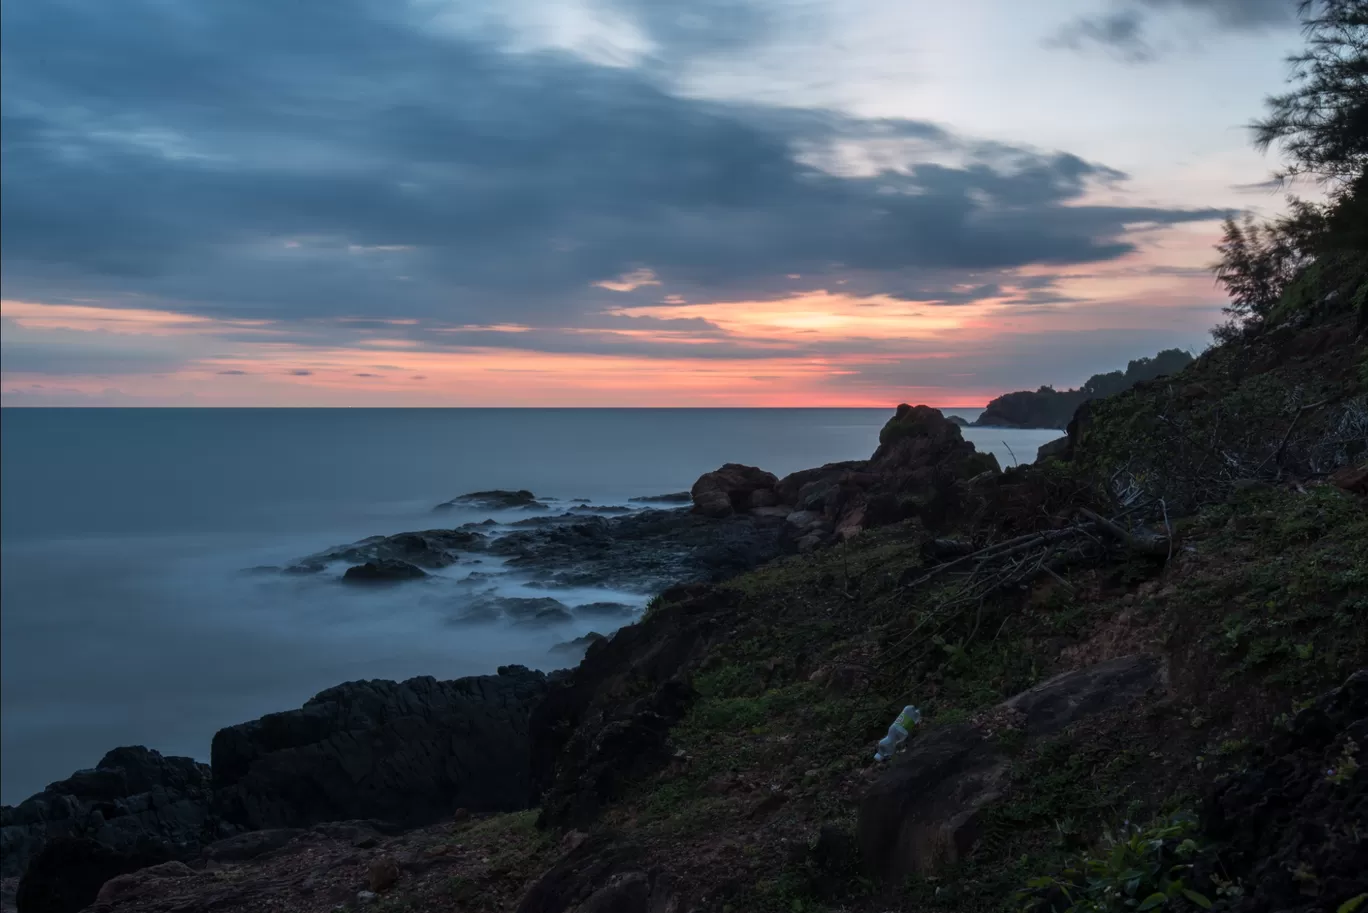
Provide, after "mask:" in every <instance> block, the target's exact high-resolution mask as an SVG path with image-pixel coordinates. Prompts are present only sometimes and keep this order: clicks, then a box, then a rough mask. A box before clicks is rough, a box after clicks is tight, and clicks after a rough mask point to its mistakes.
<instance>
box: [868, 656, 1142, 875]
mask: <svg viewBox="0 0 1368 913" xmlns="http://www.w3.org/2000/svg"><path fill="white" fill-rule="evenodd" d="M1164 678H1165V672H1164V666H1163V662H1162V661H1161V660H1160V659H1159V658H1157V657H1154V656H1125V657H1121V658H1119V659H1114V660H1110V661H1108V662H1105V663H1099V664H1097V665H1095V666H1090V667H1088V668H1086V669H1080V670H1077V671H1074V672H1067V673H1065V674H1063V675H1059V676H1056V677H1054V678H1052V679H1050V680H1049V681H1047V682H1044V683H1042V684H1040V685H1037V686H1036V687H1034V688H1031V689H1029V690H1027V691H1023V692H1022V693H1021V694H1018V695H1016V696H1015V697H1013V698H1011V699H1010V700H1007V701H1004V702H1003V703H1002V704H1001V705H1000V707H999V710H1000V711H1001V712H1002V713H1004V714H1006V715H1008V716H1009V717H1011V718H1015V719H1018V720H1019V721H1020V729H1021V730H1022V732H1023V735H1024V736H1025V738H1026V739H1027V740H1028V742H1030V741H1035V740H1038V739H1042V738H1046V737H1049V736H1051V735H1054V734H1056V733H1058V732H1060V731H1061V730H1063V729H1064V728H1065V727H1067V726H1069V725H1071V724H1072V723H1074V722H1077V721H1078V720H1080V719H1083V718H1085V717H1088V716H1092V715H1094V714H1098V713H1102V712H1105V711H1108V710H1113V709H1115V708H1118V707H1123V706H1126V705H1128V704H1131V703H1134V702H1135V701H1137V700H1140V699H1141V698H1142V697H1144V696H1145V695H1146V694H1148V693H1150V692H1151V691H1153V690H1155V689H1160V688H1162V687H1163V686H1164ZM1009 766H1010V758H1009V757H1008V755H1007V754H1006V753H1005V752H1004V751H1003V749H1002V748H1001V747H1000V745H999V743H998V742H997V741H995V740H992V739H989V738H988V737H987V736H985V735H984V733H983V732H982V731H980V730H979V729H977V728H975V727H974V726H972V725H970V724H968V723H962V724H959V725H953V726H947V727H945V728H941V729H933V730H931V731H930V732H928V733H926V734H925V735H921V734H918V735H917V736H916V737H915V738H914V739H913V740H912V741H911V742H910V744H909V745H908V747H907V749H906V750H904V751H903V752H902V753H901V754H899V755H896V756H895V757H894V760H893V761H892V762H891V764H890V766H889V769H888V771H887V772H886V773H884V774H883V775H882V776H881V777H880V778H879V779H878V780H877V781H875V783H874V784H873V785H872V786H871V787H870V789H869V791H868V792H867V793H866V794H865V797H864V799H863V801H862V802H861V804H860V818H859V840H860V850H861V856H862V858H863V860H864V863H865V865H866V867H867V868H868V869H869V871H870V873H871V874H873V875H875V876H877V877H879V878H882V879H884V880H886V881H890V882H893V881H898V880H900V879H902V878H904V877H906V876H908V875H911V874H921V875H926V874H931V873H934V872H936V871H937V870H939V869H940V868H941V867H943V866H945V865H947V864H951V863H954V862H956V861H958V860H960V859H963V858H965V856H966V855H967V854H968V853H969V852H970V851H971V850H972V849H973V847H974V846H975V844H977V843H978V841H979V840H980V838H981V837H982V836H983V834H982V826H983V816H982V810H983V809H984V808H985V807H986V806H987V805H989V804H990V803H992V802H993V801H994V800H996V799H997V798H999V797H1000V796H1001V794H1002V790H1003V788H1004V784H1005V780H1006V774H1007V771H1008V768H1009Z"/></svg>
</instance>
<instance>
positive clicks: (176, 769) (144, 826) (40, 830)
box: [0, 746, 234, 889]
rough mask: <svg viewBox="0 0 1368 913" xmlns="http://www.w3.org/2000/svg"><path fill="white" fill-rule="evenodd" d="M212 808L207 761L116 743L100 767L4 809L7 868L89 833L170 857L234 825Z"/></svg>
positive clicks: (123, 849)
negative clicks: (55, 842)
mask: <svg viewBox="0 0 1368 913" xmlns="http://www.w3.org/2000/svg"><path fill="white" fill-rule="evenodd" d="M211 808H212V795H211V789H210V774H209V767H208V765H205V764H199V763H197V762H195V761H194V760H192V759H190V758H177V757H166V756H164V755H162V754H160V753H159V752H156V751H152V750H150V749H147V748H143V747H141V746H133V747H127V748H116V749H114V750H113V751H111V752H109V753H108V754H106V755H105V756H104V757H103V758H101V759H100V762H99V763H98V764H97V765H95V767H94V768H91V769H89V770H81V771H77V772H76V773H74V774H72V775H71V776H70V777H68V778H67V779H65V780H59V781H58V782H56V783H53V784H51V785H50V786H48V787H47V789H45V790H43V791H42V792H40V793H38V794H36V795H34V796H31V797H29V798H28V799H25V800H24V801H23V802H21V803H19V804H18V805H17V806H13V807H11V806H8V805H7V806H5V807H4V808H3V809H0V859H2V860H3V874H4V876H5V877H12V876H14V875H18V874H19V873H20V872H22V871H23V870H24V867H25V866H26V865H27V864H28V861H29V860H30V859H31V858H33V857H34V856H36V855H37V854H38V853H39V851H41V850H42V849H43V847H44V845H45V844H46V843H47V842H48V841H50V840H55V839H59V838H81V839H89V840H92V841H95V842H96V843H98V844H100V845H102V846H105V847H107V848H109V849H110V850H111V851H112V852H114V853H125V854H126V853H132V852H134V851H137V852H140V853H141V852H145V851H146V850H147V849H148V847H159V848H160V849H159V850H158V852H160V853H162V855H163V858H175V857H183V856H188V855H192V854H193V853H194V852H196V851H197V850H198V849H199V848H200V847H201V846H202V845H204V844H206V843H209V842H212V841H214V840H217V839H219V838H220V837H223V836H226V835H228V834H231V833H233V831H234V828H232V827H231V826H229V825H227V824H226V823H225V822H223V821H221V820H220V819H219V818H218V817H217V816H215V815H214V813H213V812H212V810H211ZM98 887H99V886H98V885H96V888H97V889H98Z"/></svg>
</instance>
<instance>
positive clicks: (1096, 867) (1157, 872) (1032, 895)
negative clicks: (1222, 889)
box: [1016, 814, 1211, 913]
mask: <svg viewBox="0 0 1368 913" xmlns="http://www.w3.org/2000/svg"><path fill="white" fill-rule="evenodd" d="M1196 829H1197V825H1196V822H1195V820H1194V819H1193V818H1191V817H1190V816H1188V815H1182V814H1180V815H1175V816H1172V817H1170V818H1166V819H1161V820H1159V821H1156V822H1154V823H1152V824H1150V825H1149V826H1148V827H1140V826H1139V825H1130V824H1126V825H1123V827H1122V830H1121V831H1120V833H1119V834H1113V833H1111V832H1108V833H1107V834H1106V836H1105V837H1104V839H1103V842H1102V846H1101V847H1100V848H1099V849H1098V850H1097V851H1095V852H1089V853H1084V854H1082V855H1080V856H1077V857H1075V858H1074V860H1073V861H1072V862H1071V864H1069V865H1068V866H1066V867H1065V868H1064V869H1063V870H1062V871H1061V872H1059V873H1057V874H1054V875H1042V876H1039V877H1037V878H1032V879H1031V880H1030V881H1028V882H1027V883H1026V887H1025V889H1023V890H1022V891H1019V892H1017V895H1016V900H1017V904H1018V908H1019V909H1020V910H1022V911H1025V913H1121V911H1132V910H1134V911H1139V910H1184V909H1193V908H1194V907H1195V908H1199V909H1203V910H1205V909H1209V908H1210V907H1211V900H1210V899H1209V898H1208V897H1207V896H1206V895H1205V894H1202V893H1200V892H1199V891H1196V890H1194V889H1193V888H1192V887H1190V886H1189V884H1188V883H1187V881H1186V880H1185V879H1186V878H1187V877H1188V875H1189V873H1190V872H1191V870H1192V867H1193V863H1194V862H1195V861H1196V860H1197V858H1198V857H1200V856H1201V855H1202V854H1203V853H1204V852H1206V848H1205V847H1204V846H1203V844H1201V843H1199V842H1198V841H1197V838H1196V837H1195V836H1194V834H1195V832H1196Z"/></svg>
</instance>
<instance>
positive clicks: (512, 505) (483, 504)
mask: <svg viewBox="0 0 1368 913" xmlns="http://www.w3.org/2000/svg"><path fill="white" fill-rule="evenodd" d="M453 507H471V508H474V509H476V510H514V509H517V508H523V509H528V508H531V509H537V508H545V507H546V505H545V504H543V503H541V502H540V501H538V500H537V496H536V495H534V494H532V492H530V491H528V490H527V489H525V488H523V489H519V490H518V491H510V490H508V489H503V488H497V489H493V490H491V491H471V492H467V493H466V494H463V495H457V496H456V497H454V498H452V499H451V500H450V501H443V502H442V503H441V504H438V505H437V506H436V507H434V508H433V510H450V509H451V508H453Z"/></svg>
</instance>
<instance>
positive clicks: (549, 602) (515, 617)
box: [455, 595, 574, 625]
mask: <svg viewBox="0 0 1368 913" xmlns="http://www.w3.org/2000/svg"><path fill="white" fill-rule="evenodd" d="M501 619H502V620H507V621H511V622H513V623H514V624H518V625H553V624H563V623H564V622H567V621H572V620H574V616H572V615H571V614H570V610H569V609H568V608H566V607H565V603H563V602H561V601H560V600H559V599H552V598H551V597H549V596H538V597H528V596H495V595H489V596H483V597H481V598H479V599H476V600H474V601H472V602H470V603H469V604H467V605H466V606H465V607H464V609H463V610H462V612H461V615H460V616H458V617H457V618H456V619H455V620H456V621H457V622H472V621H480V622H489V621H498V620H501Z"/></svg>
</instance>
